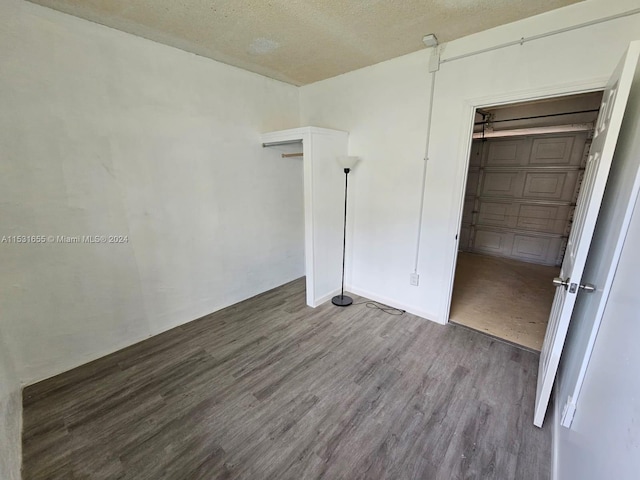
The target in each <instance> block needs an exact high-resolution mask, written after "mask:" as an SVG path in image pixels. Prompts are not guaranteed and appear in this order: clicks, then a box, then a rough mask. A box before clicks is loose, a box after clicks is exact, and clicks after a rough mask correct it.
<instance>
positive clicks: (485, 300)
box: [450, 252, 560, 351]
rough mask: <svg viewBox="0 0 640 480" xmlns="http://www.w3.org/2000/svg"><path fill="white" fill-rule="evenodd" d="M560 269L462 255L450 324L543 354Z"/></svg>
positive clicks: (494, 258)
mask: <svg viewBox="0 0 640 480" xmlns="http://www.w3.org/2000/svg"><path fill="white" fill-rule="evenodd" d="M559 272H560V269H559V268H558V267H548V266H545V265H534V264H531V263H525V262H519V261H517V260H511V259H506V258H498V257H490V256H485V255H478V254H474V253H466V252H460V253H459V254H458V263H457V266H456V276H455V283H454V288H453V299H452V304H451V315H450V320H451V322H453V323H457V324H460V325H464V326H466V327H469V328H473V329H474V330H479V331H481V332H485V333H488V334H489V335H493V336H494V337H498V338H501V339H503V340H506V341H508V342H512V343H515V344H517V345H521V346H523V347H526V348H529V349H532V350H536V351H540V349H541V348H542V342H543V340H544V334H545V331H546V329H547V322H548V319H549V312H550V310H551V303H552V301H553V295H554V293H555V287H554V286H553V284H552V283H551V281H552V279H553V277H555V276H557V275H558V274H559Z"/></svg>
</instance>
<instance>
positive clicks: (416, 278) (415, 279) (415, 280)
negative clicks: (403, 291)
mask: <svg viewBox="0 0 640 480" xmlns="http://www.w3.org/2000/svg"><path fill="white" fill-rule="evenodd" d="M409 283H410V284H411V285H413V286H414V287H417V286H418V284H419V283H420V275H418V274H417V273H412V274H410V275H409Z"/></svg>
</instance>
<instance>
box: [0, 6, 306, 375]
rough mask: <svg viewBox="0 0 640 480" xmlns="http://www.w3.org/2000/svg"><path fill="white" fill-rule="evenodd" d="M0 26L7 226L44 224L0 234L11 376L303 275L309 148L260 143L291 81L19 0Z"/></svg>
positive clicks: (287, 115) (129, 339)
mask: <svg viewBox="0 0 640 480" xmlns="http://www.w3.org/2000/svg"><path fill="white" fill-rule="evenodd" d="M0 44H1V45H2V49H0V65H1V68H2V73H1V74H0V92H1V95H0V158H1V163H0V218H1V219H2V222H1V224H0V237H2V236H7V237H10V236H19V235H35V236H38V235H42V236H44V238H46V239H49V240H48V241H46V242H44V243H37V242H36V243H28V244H25V243H21V244H18V243H15V242H13V241H9V242H4V243H0V264H1V265H2V274H1V275H0V311H1V312H2V316H3V318H2V322H3V327H4V331H5V334H6V340H7V344H8V347H9V353H10V356H11V358H12V360H13V362H14V364H15V366H16V370H17V375H18V378H19V379H20V380H21V382H23V383H31V382H34V381H37V380H40V379H43V378H46V377H49V376H51V375H54V374H57V373H60V372H61V371H64V370H67V369H70V368H73V367H75V366H77V365H80V364H82V363H85V362H87V361H89V360H92V359H94V358H97V357H100V356H102V355H105V354H108V353H110V352H112V351H114V350H117V349H119V348H122V347H124V346H126V345H129V344H131V343H134V342H136V341H140V340H142V339H144V338H146V337H148V336H150V335H154V334H157V333H159V332H161V331H163V330H166V329H169V328H171V327H174V326H176V325H180V324H182V323H184V322H188V321H191V320H193V319H195V318H198V317H200V316H202V315H205V314H208V313H210V312H212V311H215V310H218V309H220V308H222V307H225V306H227V305H230V304H233V303H236V302H238V301H240V300H243V299H245V298H248V297H250V296H253V295H256V294H258V293H261V292H263V291H265V290H267V289H269V288H273V287H275V286H277V285H280V284H282V283H285V282H287V281H289V280H292V279H294V278H297V277H300V276H302V275H304V259H303V255H304V252H303V250H304V246H303V245H304V230H303V205H302V203H303V195H302V189H303V185H302V162H300V159H295V158H293V159H283V158H280V156H279V154H278V152H274V151H268V150H269V149H262V147H261V145H260V134H261V133H263V132H266V131H272V130H278V129H283V128H290V127H296V126H298V114H299V112H298V92H297V89H296V88H295V87H292V86H290V85H286V84H283V83H280V82H277V81H274V80H270V79H267V78H265V77H261V76H258V75H255V74H251V73H248V72H245V71H242V70H239V69H236V68H233V67H229V66H227V65H223V64H219V63H216V62H213V61H211V60H209V59H205V58H202V57H198V56H195V55H192V54H189V53H185V52H183V51H180V50H177V49H173V48H170V47H166V46H164V45H160V44H156V43H153V42H150V41H147V40H144V39H142V38H138V37H134V36H131V35H128V34H125V33H122V32H119V31H116V30H112V29H109V28H106V27H102V26H100V25H97V24H93V23H90V22H87V21H85V20H80V19H78V18H75V17H71V16H68V15H65V14H62V13H59V12H55V11H53V10H49V9H46V8H43V7H40V6H37V5H33V4H30V3H27V2H23V1H18V0H6V1H3V2H2V3H1V4H0ZM103 235H104V236H107V240H108V236H110V235H112V236H116V237H117V238H115V240H116V242H117V243H85V242H82V241H80V242H79V243H68V242H65V243H63V242H61V241H58V237H77V236H79V237H81V236H92V237H93V236H103ZM51 239H54V240H53V241H52V240H51Z"/></svg>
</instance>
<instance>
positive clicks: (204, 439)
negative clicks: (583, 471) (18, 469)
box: [23, 280, 551, 480]
mask: <svg viewBox="0 0 640 480" xmlns="http://www.w3.org/2000/svg"><path fill="white" fill-rule="evenodd" d="M358 300H359V299H358ZM537 362H538V356H537V355H536V354H534V353H531V352H528V351H524V350H520V349H518V348H517V347H513V346H511V345H507V344H504V343H501V342H498V341H496V340H494V339H492V338H490V337H487V336H484V335H482V334H480V333H477V332H473V331H470V330H468V329H465V328H461V327H456V326H453V325H448V326H441V325H437V324H435V323H432V322H429V321H427V320H423V319H420V318H418V317H415V316H412V315H409V314H405V315H403V316H390V315H387V314H385V313H383V312H381V311H379V310H373V309H368V308H366V307H365V305H354V306H351V307H349V308H344V309H341V308H337V307H334V306H332V305H331V304H328V305H323V306H321V307H318V308H317V309H311V308H308V307H306V306H305V305H304V281H303V280H296V281H294V282H292V283H290V284H287V285H285V286H283V287H280V288H277V289H275V290H272V291H269V292H266V293H264V294H262V295H259V296H257V297H255V298H252V299H250V300H247V301H244V302H242V303H239V304H237V305H234V306H232V307H229V308H227V309H225V310H222V311H220V312H216V313H214V314H212V315H209V316H207V317H205V318H202V319H200V320H197V321H194V322H191V323H189V324H187V325H184V326H181V327H179V328H175V329H173V330H171V331H169V332H166V333H164V334H162V335H158V336H156V337H153V338H151V339H149V340H146V341H144V342H142V343H139V344H137V345H134V346H132V347H129V348H127V349H125V350H122V351H120V352H117V353H115V354H113V355H110V356H108V357H105V358H102V359H100V360H97V361H95V362H93V363H90V364H88V365H85V366H82V367H80V368H77V369H75V370H72V371H70V372H67V373H65V374H62V375H59V376H57V377H55V378H52V379H50V380H46V381H44V382H41V383H39V384H36V385H33V386H30V387H28V388H26V389H25V391H24V434H23V454H24V466H23V470H24V472H23V473H24V478H25V479H47V480H51V479H62V478H65V479H66V478H96V479H112V478H113V479H137V480H142V479H154V480H155V479H160V478H171V479H223V478H224V479H240V478H242V479H316V478H327V479H447V480H449V479H458V478H461V479H462V478H465V479H466V478H481V479H489V478H495V479H500V480H505V479H518V480H527V479H547V478H549V473H550V472H549V470H550V456H551V453H550V448H551V442H550V428H549V427H547V428H545V429H543V430H539V429H537V428H535V427H534V426H533V424H532V418H533V402H534V394H535V379H536V368H537Z"/></svg>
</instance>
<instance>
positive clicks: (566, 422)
mask: <svg viewBox="0 0 640 480" xmlns="http://www.w3.org/2000/svg"><path fill="white" fill-rule="evenodd" d="M575 414H576V404H575V402H574V401H573V397H571V396H569V398H567V403H565V405H564V408H563V409H562V419H561V420H560V425H562V426H563V427H567V428H570V427H571V423H572V422H573V417H574V415H575Z"/></svg>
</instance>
